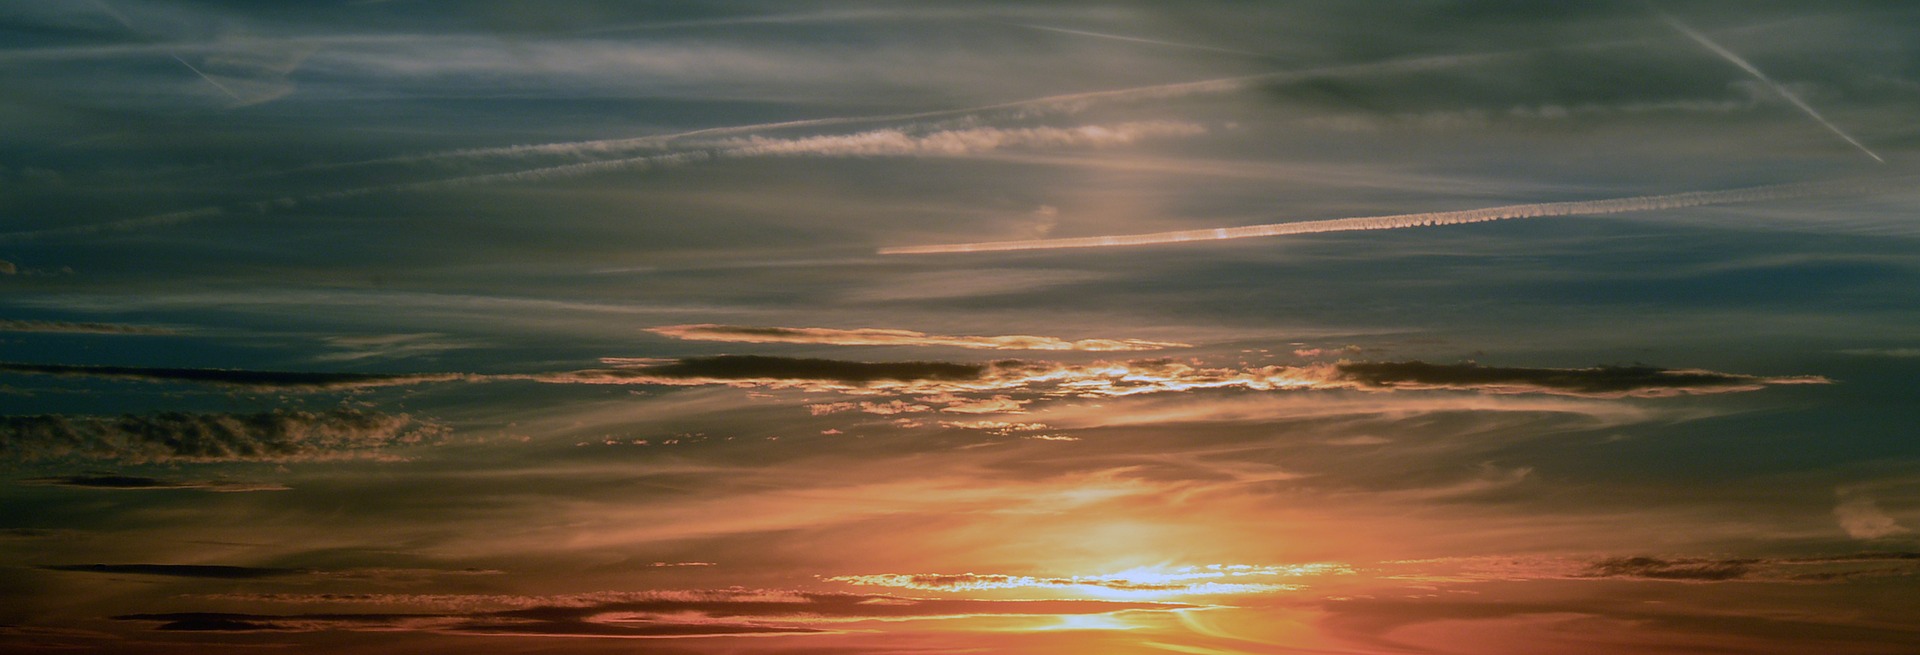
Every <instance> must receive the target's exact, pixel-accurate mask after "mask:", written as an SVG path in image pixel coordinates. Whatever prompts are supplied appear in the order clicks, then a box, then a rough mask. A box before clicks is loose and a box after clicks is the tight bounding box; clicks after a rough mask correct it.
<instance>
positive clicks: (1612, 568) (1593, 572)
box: [1584, 557, 1759, 581]
mask: <svg viewBox="0 0 1920 655" xmlns="http://www.w3.org/2000/svg"><path fill="white" fill-rule="evenodd" d="M1758 563H1759V560H1699V559H1693V560H1665V559H1655V558H1652V557H1617V558H1612V559H1604V560H1600V561H1598V562H1594V563H1592V564H1591V565H1589V566H1588V567H1587V570H1586V572H1585V574H1584V577H1592V578H1649V579H1653V580H1706V581H1720V580H1734V579H1738V578H1743V577H1746V576H1747V575H1748V574H1750V573H1752V572H1753V570H1754V565H1756V564H1758Z"/></svg>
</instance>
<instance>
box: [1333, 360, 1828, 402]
mask: <svg viewBox="0 0 1920 655" xmlns="http://www.w3.org/2000/svg"><path fill="white" fill-rule="evenodd" d="M1337 367H1338V369H1339V371H1340V373H1341V374H1342V375H1343V376H1344V377H1345V378H1347V379H1348V380H1351V381H1353V382H1356V383H1358V384H1359V385H1360V386H1361V387H1363V388H1382V389H1472V390H1478V391H1486V392H1492V393H1551V394H1564V395H1576V396H1601V397H1614V396H1633V397H1656V396H1673V395H1680V394H1698V393H1720V392H1728V391H1752V390H1756V389H1760V388H1762V387H1765V386H1767V385H1775V384H1826V383H1828V380H1827V379H1826V378H1821V377H1815V376H1803V377H1783V378H1767V377H1757V376H1751V375H1738V374H1733V373H1718V372H1714V371H1705V370H1699V369H1664V368H1655V367H1651V366H1598V367H1594V368H1516V367H1503V366H1481V365H1479V364H1475V363H1470V362H1469V363H1461V364H1431V363H1427V362H1421V361H1406V362H1341V363H1340V364H1338V365H1337Z"/></svg>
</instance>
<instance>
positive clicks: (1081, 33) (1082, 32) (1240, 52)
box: [1013, 23, 1273, 59]
mask: <svg viewBox="0 0 1920 655" xmlns="http://www.w3.org/2000/svg"><path fill="white" fill-rule="evenodd" d="M1013 26H1014V27H1024V28H1027V29H1030V30H1041V31H1046V32H1059V33H1061V34H1072V35H1075V36H1090V37H1093V38H1096V39H1112V40H1114V41H1126V42H1129V43H1145V44H1148V45H1158V46H1167V47H1170V48H1186V49H1188V50H1207V51H1211V52H1224V53H1227V54H1233V55H1245V56H1248V57H1259V58H1262V59H1272V58H1273V55H1269V54H1267V53H1264V52H1253V51H1250V50H1234V49H1232V48H1216V47H1213V46H1210V45H1198V44H1194V43H1180V42H1178V41H1161V40H1159V39H1144V38H1140V37H1137V36H1124V35H1120V34H1106V33H1103V32H1089V31H1086V30H1070V29H1067V28H1064V27H1048V26H1046V25H1029V24H1026V23H1013Z"/></svg>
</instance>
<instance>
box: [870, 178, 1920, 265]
mask: <svg viewBox="0 0 1920 655" xmlns="http://www.w3.org/2000/svg"><path fill="white" fill-rule="evenodd" d="M1912 187H1913V180H1912V179H1911V178H1881V179H1857V180H1844V181H1833V182H1804V183H1795V184H1776V185H1770V186H1757V187H1747V188H1743V189H1726V190H1720V191H1692V192H1687V193H1672V194H1665V195H1654V196H1634V197H1630V198H1609V199H1606V200H1574V201H1569V202H1547V203H1534V204H1525V205H1504V206H1500V207H1487V208H1484V209H1467V210H1461V211H1440V212H1420V213H1414V214H1393V215H1387V216H1365V217H1358V218H1335V219H1327V220H1317V221H1295V222H1290V223H1269V224H1265V225H1248V226H1241V227H1221V228H1212V229H1200V230H1176V231H1172V232H1154V233H1149V234H1119V235H1109V236H1094V237H1068V238H1058V239H1025V240H1018V241H987V242H977V243H952V244H939V245H929V246H897V247H889V248H881V249H879V250H878V253H879V254H882V255H926V254H939V253H968V252H996V251H1007V250H1052V249H1058V248H1107V247H1116V246H1144V245H1158V244H1169V243H1184V242H1188V241H1219V240H1224V239H1246V238H1252V237H1269V236H1283V235H1292V234H1318V233H1322V232H1351V231H1356V230H1396V229H1401V228H1411V227H1432V226H1437V225H1464V224H1467V223H1484V222H1487V221H1504V220H1511V219H1521V218H1541V217H1548V216H1576V215H1591V214H1618V213H1626V212H1644V211H1657V210H1665V209H1681V208H1686V207H1700V206H1705V205H1722V204H1732V203H1748V202H1766V201H1770V200H1788V199H1794V198H1808V197H1816V196H1828V195H1844V194H1872V193H1884V192H1897V191H1904V190H1907V189H1911V188H1912Z"/></svg>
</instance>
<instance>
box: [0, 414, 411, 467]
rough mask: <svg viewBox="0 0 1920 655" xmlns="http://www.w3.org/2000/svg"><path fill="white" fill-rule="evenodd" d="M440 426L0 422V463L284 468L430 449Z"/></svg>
mask: <svg viewBox="0 0 1920 655" xmlns="http://www.w3.org/2000/svg"><path fill="white" fill-rule="evenodd" d="M446 433H447V428H446V427H445V426H442V425H439V424H436V423H432V422H428V421H422V420H417V419H415V418H413V417H411V416H409V415H406V414H382V413H378V412H369V411H362V410H356V409H333V410H328V411H325V412H301V411H289V410H275V411H271V412H262V413H258V414H185V413H178V412H169V413H161V414H149V415H132V414H129V415H125V416H119V417H107V416H71V415H41V416H0V459H7V460H15V461H20V460H41V459H86V460H111V461H118V462H123V463H133V464H138V463H147V462H246V461H255V462H289V461H309V460H331V459H365V458H379V457H383V456H386V453H385V449H387V448H403V447H408V446H415V445H421V444H425V443H431V442H433V441H435V440H437V439H439V438H441V437H443V436H444V435H445V434H446Z"/></svg>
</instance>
